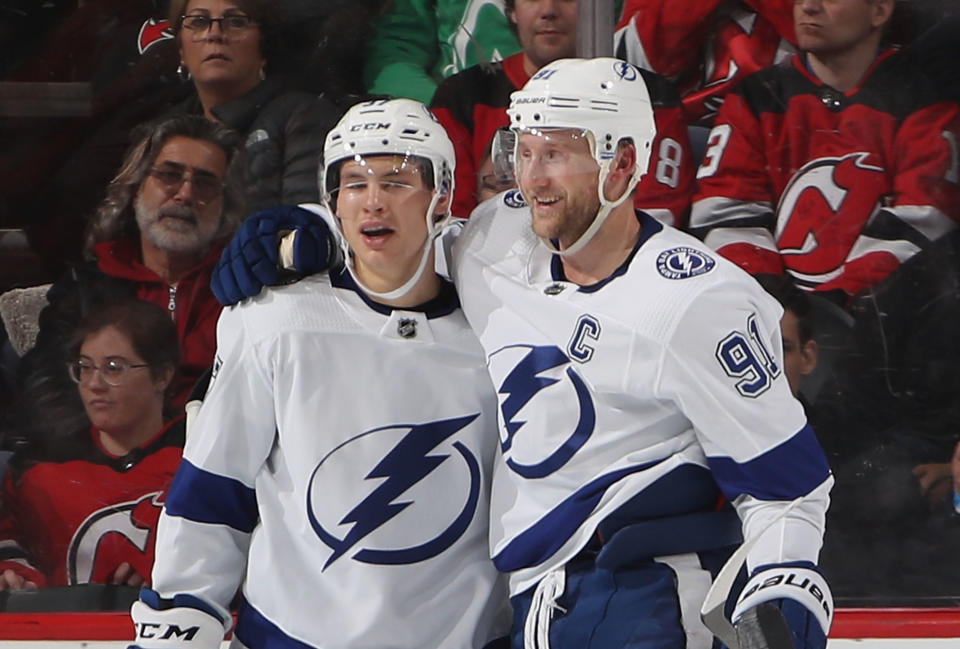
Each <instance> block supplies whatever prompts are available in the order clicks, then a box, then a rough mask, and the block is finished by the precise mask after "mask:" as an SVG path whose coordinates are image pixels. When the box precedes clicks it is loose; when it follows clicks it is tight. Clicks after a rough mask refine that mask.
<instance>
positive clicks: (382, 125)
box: [350, 122, 390, 133]
mask: <svg viewBox="0 0 960 649" xmlns="http://www.w3.org/2000/svg"><path fill="white" fill-rule="evenodd" d="M389 128H390V123H389V122H364V123H363V124H354V125H353V126H351V127H350V132H351V133H356V132H357V131H385V130H387V129H389Z"/></svg>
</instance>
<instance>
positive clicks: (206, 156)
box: [5, 116, 242, 435]
mask: <svg viewBox="0 0 960 649" xmlns="http://www.w3.org/2000/svg"><path fill="white" fill-rule="evenodd" d="M145 130H146V132H145V133H144V134H143V135H142V137H140V138H139V139H138V140H137V141H136V143H135V144H134V145H133V146H132V147H131V149H130V150H129V151H128V152H127V155H126V158H125V159H124V162H123V165H122V166H121V168H120V170H119V172H118V173H117V175H116V177H115V178H114V179H113V181H112V182H111V183H110V185H109V186H108V187H107V191H106V197H105V198H104V200H103V201H102V202H101V204H100V206H99V207H98V209H97V211H96V213H95V214H94V216H93V218H92V219H91V220H90V222H89V223H88V224H87V232H86V236H85V242H84V256H85V258H86V259H85V260H84V262H82V263H80V264H78V265H76V266H74V267H73V268H71V269H70V270H69V271H68V272H67V274H66V275H65V276H64V277H63V278H61V279H60V280H58V281H57V282H55V283H54V284H53V286H52V287H51V288H50V291H49V292H48V293H47V301H48V305H47V306H46V307H45V308H44V310H43V312H42V313H41V315H40V333H39V335H38V336H37V341H36V344H35V346H34V347H33V348H32V349H31V350H30V351H29V352H27V353H26V354H25V355H24V357H23V358H22V359H21V361H20V364H19V367H18V368H17V369H18V387H19V389H20V398H19V399H18V404H17V405H18V407H17V408H15V409H14V411H15V412H14V414H13V417H10V418H9V419H10V421H8V422H5V425H6V426H7V432H8V433H12V434H19V435H29V432H30V430H33V429H37V428H41V427H42V428H43V429H45V430H47V431H57V432H60V433H63V434H67V433H69V432H71V431H75V430H77V429H78V428H79V427H82V426H88V425H89V423H88V422H87V420H86V415H85V413H84V410H83V407H82V404H81V403H80V401H79V399H77V398H76V394H77V393H76V390H75V389H72V390H71V389H69V388H70V387H71V384H70V379H69V377H68V376H67V372H66V369H65V363H66V362H67V361H68V360H69V359H68V358H67V353H68V352H67V349H68V346H69V338H70V332H72V331H73V330H74V328H75V327H76V324H77V323H78V322H79V321H80V319H81V318H82V317H83V316H84V315H85V314H86V313H87V312H89V311H90V310H91V309H94V308H97V307H98V306H100V305H102V304H105V303H108V302H111V301H114V300H117V299H122V298H128V297H137V298H139V299H142V300H146V301H149V302H153V303H155V304H158V305H160V306H162V307H163V308H165V309H167V310H168V311H169V313H170V317H171V318H173V320H174V322H175V323H176V325H177V332H178V335H179V338H180V359H181V362H180V367H179V369H178V375H177V377H176V378H175V380H174V382H173V383H172V384H171V397H172V398H171V401H172V403H173V406H174V407H175V408H176V409H177V410H181V409H182V407H183V404H184V403H185V401H186V398H187V396H188V394H189V392H190V389H191V388H192V386H193V384H194V383H195V382H196V380H197V379H198V378H199V377H200V376H201V375H202V374H203V373H204V372H205V371H206V369H207V368H209V367H210V366H211V364H212V363H213V356H214V351H215V344H216V323H217V318H218V317H219V315H220V305H219V304H218V303H217V301H216V299H215V298H214V296H213V293H212V292H211V291H210V271H211V269H212V268H213V266H214V264H215V263H216V261H217V259H219V257H220V252H221V250H222V249H223V245H224V244H225V243H226V241H228V240H229V237H230V236H231V235H232V234H233V231H234V230H235V229H236V226H237V224H238V223H239V220H240V217H241V213H242V212H241V207H242V200H241V190H240V184H239V182H238V180H237V178H238V177H239V176H238V175H237V174H238V173H239V171H238V170H240V169H242V164H241V163H240V162H239V161H238V158H239V156H240V151H241V149H240V141H239V138H238V136H237V135H236V134H235V133H234V132H233V131H231V130H230V129H228V128H226V127H224V126H222V125H219V124H216V123H214V122H210V121H208V120H206V119H204V118H202V117H195V116H176V117H172V118H169V119H166V120H164V121H161V122H159V123H156V124H153V125H151V127H150V128H149V129H145Z"/></svg>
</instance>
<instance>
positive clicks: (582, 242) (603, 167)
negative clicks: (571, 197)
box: [540, 159, 640, 257]
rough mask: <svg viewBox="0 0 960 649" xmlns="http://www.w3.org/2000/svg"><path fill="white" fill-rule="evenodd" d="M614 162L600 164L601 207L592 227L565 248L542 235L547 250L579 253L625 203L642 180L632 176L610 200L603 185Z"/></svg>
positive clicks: (566, 253) (570, 253) (598, 191)
mask: <svg viewBox="0 0 960 649" xmlns="http://www.w3.org/2000/svg"><path fill="white" fill-rule="evenodd" d="M612 162H613V160H610V159H608V160H604V161H603V162H602V163H601V164H600V176H599V183H598V184H597V196H598V197H599V198H600V209H598V210H597V215H596V216H595V217H594V218H593V222H592V223H591V224H590V227H588V228H587V229H586V230H584V231H583V234H581V235H580V236H579V237H577V240H576V241H574V242H573V243H572V244H571V245H570V246H568V247H566V248H564V249H563V250H561V249H560V248H558V247H557V246H555V245H553V242H552V241H551V240H550V239H547V238H544V237H540V242H541V243H542V244H543V245H544V246H546V248H547V250H549V251H550V252H552V253H553V254H555V255H559V256H561V257H567V256H569V255H575V254H577V253H578V252H580V251H581V250H582V249H583V248H584V246H586V245H587V244H588V243H590V241H591V240H592V239H593V237H594V235H596V234H597V232H599V231H600V228H601V227H602V226H603V223H604V221H606V220H607V217H608V216H610V212H612V211H613V208H615V207H617V206H618V205H620V204H621V203H623V202H624V201H625V200H626V199H627V198H628V197H629V196H630V192H632V191H633V188H634V187H636V186H637V182H638V181H639V180H640V179H639V178H638V177H637V175H636V174H633V175H631V176H630V181H629V182H628V183H627V187H626V189H624V191H623V193H622V194H621V195H620V197H619V198H617V199H616V200H613V201H609V200H607V198H606V196H604V195H603V185H604V183H605V182H606V181H607V176H608V175H609V174H610V164H611V163H612Z"/></svg>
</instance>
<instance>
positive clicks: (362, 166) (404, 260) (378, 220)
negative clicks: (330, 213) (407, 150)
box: [332, 155, 433, 292]
mask: <svg viewBox="0 0 960 649" xmlns="http://www.w3.org/2000/svg"><path fill="white" fill-rule="evenodd" d="M432 197H433V192H432V191H431V190H430V189H429V188H428V185H427V182H426V179H425V178H424V176H423V167H422V166H421V164H420V162H419V161H417V160H416V159H411V158H405V157H404V156H401V155H382V156H368V157H365V158H361V159H359V160H357V159H353V160H347V161H346V162H344V163H343V165H342V166H341V167H340V185H339V187H338V189H337V190H336V192H335V195H334V196H332V198H333V199H334V203H335V205H336V208H337V217H338V218H339V219H340V225H341V229H342V230H343V235H344V237H345V238H346V240H347V243H348V244H349V246H350V250H351V252H352V253H353V263H354V270H355V272H356V273H357V276H358V277H359V279H360V281H361V282H363V283H364V284H365V285H366V286H368V287H370V288H371V289H373V290H374V291H377V292H387V291H391V290H393V289H396V288H399V287H400V286H403V284H404V283H405V282H406V281H407V280H408V279H410V278H411V277H413V275H414V273H415V272H416V270H417V267H418V266H419V264H420V258H421V255H422V254H423V248H424V245H425V244H426V241H427V221H426V214H427V210H428V209H429V208H430V201H431V199H432Z"/></svg>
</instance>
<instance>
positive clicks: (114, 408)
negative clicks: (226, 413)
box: [78, 326, 172, 439]
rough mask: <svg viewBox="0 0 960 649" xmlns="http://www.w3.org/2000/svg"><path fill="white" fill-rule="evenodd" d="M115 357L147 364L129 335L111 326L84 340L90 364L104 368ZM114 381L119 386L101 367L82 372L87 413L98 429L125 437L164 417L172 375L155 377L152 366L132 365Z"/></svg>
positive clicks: (81, 387) (82, 356)
mask: <svg viewBox="0 0 960 649" xmlns="http://www.w3.org/2000/svg"><path fill="white" fill-rule="evenodd" d="M111 360H122V361H124V362H126V363H127V364H128V365H141V364H143V363H144V360H143V358H142V357H141V356H140V355H138V354H137V353H136V351H134V349H133V345H132V344H131V343H130V339H129V338H128V337H127V336H126V334H124V333H123V332H121V331H120V330H119V329H117V328H116V327H113V326H107V327H104V328H103V329H101V330H99V331H97V332H94V333H92V334H90V335H89V336H87V337H86V338H85V339H84V341H83V343H82V344H81V346H80V361H81V362H82V363H83V364H85V365H88V366H89V365H92V366H96V367H103V366H104V365H106V364H107V363H108V362H109V361H111ZM170 373H171V374H172V371H171V372H170ZM112 382H114V383H119V385H110V383H108V382H107V381H106V380H104V376H103V372H101V371H100V370H97V371H88V372H84V373H83V374H82V376H81V380H80V383H79V386H78V388H79V390H80V398H81V399H82V400H83V406H84V408H85V409H86V411H87V416H88V417H89V418H90V421H91V423H92V424H93V425H94V426H95V427H96V428H97V429H98V430H101V431H103V432H104V433H106V434H108V435H111V436H113V437H115V438H117V439H123V438H125V437H127V436H128V435H129V434H132V433H136V432H140V431H142V430H143V428H144V427H145V426H146V425H153V422H156V421H158V420H162V413H163V394H164V390H166V387H167V385H168V384H169V382H170V376H169V375H166V376H163V377H158V378H155V377H154V375H153V372H151V368H149V367H128V368H127V370H126V371H125V372H124V373H123V374H122V375H121V376H119V377H116V378H114V379H112Z"/></svg>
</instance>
